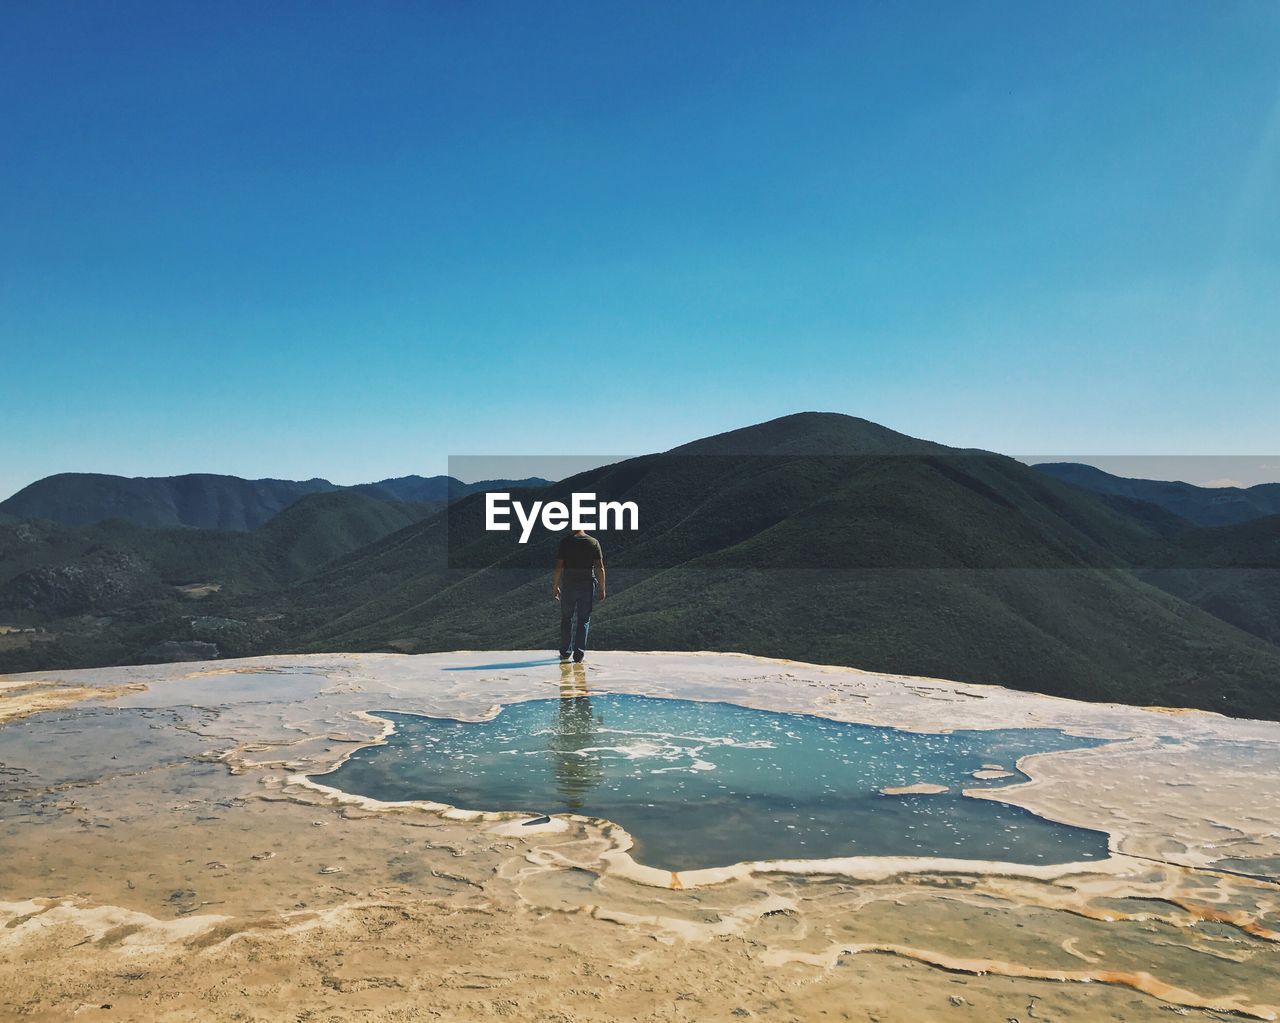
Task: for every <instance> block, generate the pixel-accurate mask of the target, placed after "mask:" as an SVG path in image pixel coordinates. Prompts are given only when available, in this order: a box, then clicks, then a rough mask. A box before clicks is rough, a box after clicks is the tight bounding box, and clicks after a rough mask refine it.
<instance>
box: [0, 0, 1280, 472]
mask: <svg viewBox="0 0 1280 1023" xmlns="http://www.w3.org/2000/svg"><path fill="white" fill-rule="evenodd" d="M0 118H2V121H0V124H2V126H3V142H2V143H0V146H2V147H3V150H2V155H0V444H2V445H3V457H2V458H0V496H2V495H3V494H7V493H10V492H12V491H13V490H16V489H17V488H18V487H20V486H22V485H24V484H26V483H28V482H30V481H32V480H34V479H36V478H38V477H41V476H44V475H48V474H50V473H54V472H59V471H72V470H76V471H98V472H114V473H122V474H126V475H162V474H170V473H178V472H188V471H208V472H227V473H234V474H237V475H242V476H250V477H256V476H279V477H289V478H302V477H309V476H317V475H318V476H326V477H328V478H330V479H332V480H334V481H335V482H341V483H350V482H356V481H360V480H367V479H375V478H379V477H385V476H392V475H403V474H406V473H414V472H416V473H423V474H432V473H436V472H443V471H444V470H445V467H446V460H447V457H448V456H449V455H450V454H455V455H456V454H479V453H493V454H500V453H503V454H504V453H516V454H519V453H530V454H532V453H557V454H576V453H594V452H608V453H615V452H616V453H641V452H644V451H651V450H659V449H663V448H666V447H670V446H672V445H674V444H677V443H680V442H683V441H686V440H689V439H692V438H694V437H697V436H702V435H706V434H709V433H714V432H718V431H720V430H723V429H729V428H733V427H737V426H742V425H745V424H748V423H751V422H757V421H760V420H764V419H768V418H772V417H774V416H777V415H782V414H785V413H788V412H793V411H799V410H804V409H821V410H831V411H840V412H848V413H852V414H855V415H861V416H865V417H867V418H869V419H873V420H876V421H878V422H881V423H884V424H885V425H887V426H890V427H893V428H895V429H898V430H902V431H904V432H907V433H910V434H913V435H916V436H926V437H929V438H932V439H935V440H940V441H944V442H947V443H952V444H959V445H972V446H979V447H985V448H991V449H997V450H1003V451H1008V452H1011V453H1020V452H1031V451H1056V452H1072V451H1082V452H1089V453H1118V454H1124V453H1138V454H1155V453H1167V454H1252V455H1259V454H1265V455H1270V454H1275V453H1276V452H1280V413H1278V412H1277V404H1278V402H1277V396H1280V4H1277V3H1275V2H1272V0H1259V2H1252V3H1231V2H1218V0H1212V2H1211V0H1203V2H1197V3H1184V2H1177V0H1155V2H1149V3H1143V2H1138V0H1126V2H1124V3H1115V2H1112V0H1108V2H1105V3H1096V4H1094V3H1087V2H1085V3H1082V2H1072V3H1065V2H1059V0H1055V2H1053V3H1037V2H1023V0H1016V2H1014V0H1010V2H1006V3H995V4H990V3H957V2H951V0H946V2H939V3H934V4H930V3H901V4H890V3H878V2H877V3H863V4H855V3H847V4H845V3H828V2H822V3H815V4H806V3H796V2H786V3H783V2H778V3H772V4H755V3H749V2H744V0H733V2H729V3H724V4H715V3H693V4H689V3H679V4H672V5H664V4H659V3H648V2H646V3H602V2H599V0H591V2H587V3H556V2H550V3H525V2H519V3H515V2H513V3H481V4H469V3H457V2H452V0H451V2H439V3H427V2H413V3H409V2H405V3H377V2H371V3H342V4H331V3H324V2H305V3H304V2H297V3H262V2H255V3H216V4H213V3H181V2H173V0H163V2H156V3H153V4H135V3H128V2H112V3H72V2H54V0H49V2H39V3H7V4H4V5H2V6H0Z"/></svg>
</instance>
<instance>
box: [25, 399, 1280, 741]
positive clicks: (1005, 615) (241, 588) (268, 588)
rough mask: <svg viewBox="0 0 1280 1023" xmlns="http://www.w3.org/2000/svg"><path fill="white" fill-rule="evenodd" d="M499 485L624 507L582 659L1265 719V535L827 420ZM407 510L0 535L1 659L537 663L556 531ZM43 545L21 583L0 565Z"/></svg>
mask: <svg viewBox="0 0 1280 1023" xmlns="http://www.w3.org/2000/svg"><path fill="white" fill-rule="evenodd" d="M384 482H385V481H384ZM375 486H376V485H375ZM504 486H505V487H506V488H508V489H511V490H512V492H513V496H514V497H515V498H516V499H519V500H525V501H531V500H566V499H567V498H568V496H569V495H570V494H571V493H573V492H575V491H593V492H595V493H597V494H598V495H600V497H601V499H605V500H627V501H634V502H635V503H636V505H637V506H638V508H639V509H640V519H641V522H640V525H641V528H640V529H639V530H638V531H637V532H635V533H630V532H617V531H614V532H600V533H598V534H597V535H599V536H600V538H601V540H602V542H603V544H604V548H605V552H606V560H607V563H608V570H609V590H610V596H609V599H608V601H607V602H606V603H604V604H603V605H601V607H600V609H599V611H598V612H597V616H596V619H595V624H594V625H593V632H592V636H593V642H594V643H595V644H596V645H598V646H603V647H611V648H622V649H638V650H645V649H677V650H680V649H684V650H703V649H713V650H738V651H743V652H746V653H756V654H765V655H771V656H778V657H790V658H796V659H803V660H809V661H818V662H823V663H837V664H850V665H855V666H858V667H863V668H868V669H871V670H879V671H886V672H895V673H901V674H908V675H911V674H918V675H931V676H939V677H948V678H957V679H962V680H966V681H973V682H991V683H997V684H1002V685H1007V686H1013V687H1015V688H1023V689H1030V690H1035V691H1038V692H1045V693H1051V694H1055V695H1062V696H1073V697H1079V698H1088V699H1097V700H1114V701H1120V702H1125V703H1136V704H1161V705H1169V706H1184V707H1204V708H1207V709H1212V710H1217V711H1222V712H1225V713H1233V714H1238V715H1245V716H1254V717H1277V716H1280V645H1277V642H1280V581H1278V580H1280V542H1278V541H1277V537H1278V536H1280V533H1278V532H1277V530H1278V528H1280V519H1276V520H1272V519H1258V520H1255V521H1254V522H1250V523H1245V524H1242V525H1238V526H1229V527H1216V528H1208V527H1197V526H1193V525H1191V524H1190V523H1188V522H1187V521H1186V520H1185V519H1184V518H1181V517H1179V516H1177V515H1175V514H1173V513H1171V512H1169V511H1167V510H1165V509H1163V508H1161V507H1159V506H1157V505H1154V504H1151V503H1149V502H1146V501H1144V500H1141V499H1138V498H1136V497H1131V496H1127V495H1125V494H1100V493H1096V492H1093V491H1092V490H1089V489H1086V488H1083V487H1080V486H1078V485H1075V484H1073V483H1068V482H1064V481H1062V480H1060V479H1057V478H1055V477H1054V476H1053V475H1052V474H1051V473H1048V472H1044V471H1040V470H1038V469H1035V468H1032V467H1030V466H1027V465H1024V464H1022V463H1020V462H1017V461H1015V460H1013V459H1011V458H1007V457H1005V456H1003V455H999V454H995V453H991V452H985V451H977V450H971V449H957V448H949V447H946V446H945V445H942V444H938V443H935V442H932V441H927V440H920V439H918V438H913V437H908V436H905V435H903V434H899V433H895V432H894V431H892V430H888V429H886V428H885V427H882V426H878V425H877V424H874V423H869V422H867V421H866V420H862V419H856V418H853V417H849V416H838V415H832V414H823V413H801V414H798V415H795V416H787V417H784V418H782V419H778V420H773V421H771V422H768V423H762V424H760V425H758V426H754V427H747V428H745V429H742V430H734V431H730V432H728V433H725V434H720V435H717V436H715V437H709V438H704V439H703V440H699V441H694V442H691V443H689V444H685V445H681V446H679V447H676V448H673V449H671V450H670V451H666V452H663V453H659V454H652V455H645V456H642V457H639V458H632V459H627V460H625V461H622V462H618V463H616V464H613V465H608V466H603V467H600V468H598V469H593V470H590V471H589V472H585V473H581V474H579V475H577V476H575V477H572V478H570V479H567V480H563V481H560V482H559V483H554V484H551V485H549V486H544V487H540V488H530V489H520V488H519V487H518V486H516V485H514V484H510V483H508V484H504ZM402 492H414V491H402ZM416 492H418V493H424V492H427V493H429V492H430V491H416ZM446 492H447V491H446ZM402 506H403V507H407V505H404V503H402V502H399V503H398V502H395V501H392V500H388V499H384V498H383V497H382V496H381V495H377V494H369V493H365V492H363V491H362V490H360V491H353V490H341V491H336V492H331V493H318V494H313V495H310V496H308V497H306V498H304V499H302V500H300V501H299V502H297V503H296V504H295V505H294V506H292V507H291V508H290V509H289V510H288V511H287V512H284V513H282V514H280V515H278V516H277V517H276V518H274V519H272V520H271V521H270V522H269V523H267V524H266V525H264V526H261V527H259V528H258V529H257V530H254V531H252V532H249V533H242V534H236V533H228V532H218V531H215V530H180V529H179V530H175V529H166V530H156V529H145V528H143V527H138V526H132V525H129V524H126V523H120V522H112V523H103V524H101V525H100V526H97V527H79V528H78V529H76V530H67V529H65V527H58V526H55V525H53V524H50V523H29V522H22V523H18V524H16V525H10V526H5V527H0V612H3V614H4V615H7V616H8V618H9V621H10V622H11V623H13V624H18V625H27V626H31V625H34V626H36V627H39V628H42V629H45V630H46V631H45V632H44V633H41V634H39V635H38V636H36V637H35V638H34V639H33V638H30V637H26V636H25V634H24V635H22V636H19V637H18V638H17V639H14V638H13V636H12V635H11V634H10V635H7V636H0V671H3V670H17V669H18V668H34V667H55V666H73V665H88V664H103V663H121V662H125V663H128V662H134V661H138V660H144V661H145V660H163V659H181V658H187V659H192V658H208V657H217V656H232V655H242V654H248V653H271V652H279V651H302V652H308V651H317V652H318V651H329V650H399V651H426V650H449V649H480V648H494V647H496V648H527V647H535V648H536V647H543V648H546V649H548V650H550V649H551V648H552V646H553V644H554V642H555V638H554V637H555V632H556V608H555V605H554V604H553V603H552V602H551V600H550V595H549V592H548V590H549V582H550V579H549V575H550V572H549V570H550V564H551V560H552V558H553V555H554V544H555V542H556V539H557V536H556V535H554V534H548V533H546V532H544V531H539V532H538V533H536V534H535V537H534V540H533V542H531V543H529V544H527V545H521V544H519V543H518V542H517V534H515V533H496V532H487V531H486V530H485V529H484V528H483V525H484V500H483V498H482V497H481V495H479V494H478V493H473V494H471V495H467V496H461V497H458V498H457V499H456V500H454V501H453V502H452V503H448V504H441V503H438V502H435V503H424V504H419V505H415V506H413V507H415V508H416V509H417V511H415V512H414V513H413V514H414V516H415V517H414V518H413V519H412V521H407V522H405V523H403V524H401V523H399V522H398V521H396V519H395V518H394V516H393V515H392V516H390V517H388V514H387V509H396V508H399V507H402ZM39 530H45V531H46V532H47V533H48V536H47V537H45V538H44V539H43V540H41V541H40V542H41V543H43V544H44V545H45V547H44V548H43V549H42V550H43V553H41V554H40V555H39V556H38V557H35V558H34V561H35V562H36V563H35V564H33V556H32V554H31V552H30V551H28V552H27V553H26V554H20V555H15V554H12V553H11V548H13V546H14V543H16V542H19V541H18V540H16V539H15V538H16V537H17V534H18V533H23V532H24V531H25V533H26V535H28V536H29V535H31V534H32V533H33V531H34V532H38V531H39ZM58 530H62V532H61V533H59V532H58ZM5 537H8V539H7V540H6V539H5ZM15 557H16V558H18V561H14V558H15ZM24 559H25V560H24ZM41 559H43V561H41ZM7 565H13V566H17V567H19V568H21V569H22V570H21V571H17V572H13V571H9V569H7V568H6V567H5V566H7ZM42 565H43V572H44V574H41V571H37V570H40V569H41V566H42ZM33 571H35V574H34V575H33V574H32V572H33ZM6 572H7V573H8V574H7V575H6ZM49 573H52V580H51V581H50V576H49ZM24 601H25V603H24ZM6 609H7V610H6ZM6 644H8V645H10V646H12V645H13V644H20V645H21V646H20V648H18V649H9V650H6V649H5V647H6Z"/></svg>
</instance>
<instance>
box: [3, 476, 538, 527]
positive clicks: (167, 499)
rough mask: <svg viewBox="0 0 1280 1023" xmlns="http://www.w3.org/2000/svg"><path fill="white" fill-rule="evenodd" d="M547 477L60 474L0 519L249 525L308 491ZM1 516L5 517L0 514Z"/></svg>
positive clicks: (395, 492) (453, 491)
mask: <svg viewBox="0 0 1280 1023" xmlns="http://www.w3.org/2000/svg"><path fill="white" fill-rule="evenodd" d="M545 482H546V481H545V480H533V479H530V480H519V481H511V480H485V481H482V482H479V483H463V482H462V481H460V480H456V479H454V478H453V477H451V476H430V477H423V476H402V477H399V478H397V479H386V480H380V481H379V482H377V483H365V484H359V485H357V486H354V487H339V486H337V485H336V484H333V483H330V482H329V481H328V480H323V479H310V480H302V481H297V480H273V479H262V480H246V479H241V478H240V477H238V476H218V475H213V474H209V473H193V474H190V475H185V476H156V477H132V478H130V477H125V476H108V475H102V474H99V473H59V474H58V475H55V476H48V477H46V478H44V479H42V480H38V481H36V482H35V483H32V484H31V485H30V486H27V487H24V488H23V489H22V490H20V491H18V493H16V494H14V495H13V496H12V497H10V498H9V499H8V500H6V501H0V516H4V517H8V518H9V519H11V520H34V519H43V520H47V521H50V522H56V523H59V524H61V525H64V526H87V525H93V524H94V523H98V522H104V521H107V520H108V519H122V520H124V521H126V522H132V523H134V524H135V525H140V526H160V527H174V526H188V527H193V528H198V529H227V530H252V529H257V528H258V527H259V526H261V525H262V524H263V523H265V522H269V521H270V520H271V519H272V518H273V517H275V516H276V515H278V514H279V513H280V512H281V511H283V510H284V509H285V508H288V507H289V506H290V505H292V504H293V503H294V502H295V501H297V500H298V499H299V498H302V497H305V496H307V495H308V494H316V493H332V492H335V491H339V490H355V491H359V492H361V493H364V494H368V495H370V496H372V497H377V498H380V499H382V500H387V501H411V502H419V503H421V502H428V501H445V500H452V499H453V498H455V497H460V496H465V495H467V494H472V493H476V492H478V491H480V490H491V489H495V488H500V487H508V486H538V485H543V484H545ZM0 521H3V519H2V518H0Z"/></svg>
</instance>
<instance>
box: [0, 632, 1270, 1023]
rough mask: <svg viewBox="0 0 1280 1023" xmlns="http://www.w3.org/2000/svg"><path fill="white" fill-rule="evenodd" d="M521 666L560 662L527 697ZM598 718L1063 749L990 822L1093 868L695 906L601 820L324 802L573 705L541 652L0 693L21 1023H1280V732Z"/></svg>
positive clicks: (624, 668) (862, 680) (1201, 724)
mask: <svg viewBox="0 0 1280 1023" xmlns="http://www.w3.org/2000/svg"><path fill="white" fill-rule="evenodd" d="M526 661H537V662H541V663H535V664H532V665H523V662H526ZM585 680H586V682H585V684H586V686H587V688H588V690H589V691H590V692H625V693H642V694H646V695H650V696H673V697H680V698H683V699H693V700H700V699H705V700H722V701H728V702H732V703H738V704H742V705H745V706H750V707H757V708H761V709H767V710H777V711H801V712H806V713H812V714H820V715H825V716H828V717H831V718H834V719H838V720H843V721H857V722H864V723H868V724H878V725H889V726H894V727H897V728H903V729H914V730H920V731H945V730H950V729H957V728H997V727H998V728H1009V727H1022V726H1027V727H1052V728H1062V729H1066V730H1067V731H1069V732H1072V733H1074V734H1079V735H1089V736H1097V737H1102V738H1106V739H1109V740H1112V741H1110V742H1109V743H1107V744H1106V745H1102V746H1097V747H1094V748H1090V749H1082V750H1074V751H1068V752H1064V753H1051V754H1043V755H1038V756H1030V757H1026V758H1024V759H1023V760H1022V761H1021V762H1020V764H1019V767H1020V768H1021V769H1022V770H1023V771H1025V772H1026V773H1027V774H1028V775H1029V776H1030V777H1031V779H1032V780H1031V781H1030V782H1026V783H1023V784H1020V785H1014V786H1012V787H1003V788H1000V789H998V790H994V789H993V790H991V791H990V792H988V793H986V794H985V795H983V794H982V790H983V780H982V779H981V778H975V779H974V782H973V789H972V790H970V791H971V793H972V794H975V795H979V796H980V797H981V798H997V799H1000V800H1005V801H1008V802H1011V803H1017V804H1019V805H1021V806H1024V807H1026V808H1028V809H1030V810H1033V811H1034V812H1036V813H1039V814H1041V815H1043V816H1045V817H1049V818H1051V819H1054V820H1057V821H1061V822H1064V823H1068V824H1074V825H1079V826H1084V827H1089V828H1095V829H1099V830H1103V831H1106V832H1107V833H1108V834H1109V835H1110V848H1111V856H1110V857H1109V858H1108V859H1107V860H1105V861H1102V862H1090V863H1087V864H1067V865H1060V866H1052V867H1045V866H1018V865H1011V864H1001V863H978V862H973V861H962V860H941V859H883V858H863V859H845V860H824V861H774V862H767V863H743V864H737V865H733V866H729V867H727V868H726V869H723V870H704V871H695V872H689V873H685V874H672V873H670V872H667V871H660V870H656V869H654V868H652V867H645V866H642V865H640V864H638V863H636V862H635V861H633V860H632V859H631V857H630V856H629V855H628V851H627V850H628V846H629V838H628V836H627V835H626V834H625V832H623V831H622V830H621V829H619V828H616V827H613V826H611V825H610V824H609V823H608V822H605V821H599V820H592V819H588V818H578V817H555V818H553V819H552V820H551V821H549V822H548V823H546V824H542V825H537V826H533V827H528V826H525V825H524V824H523V821H524V820H527V819H529V816H528V815H527V814H475V813H468V812H465V811H464V810H460V809H456V808H451V807H446V806H442V805H438V804H426V803H420V804H419V803H396V804H383V803H378V802H374V801H371V800H367V799H361V798H357V797H352V796H347V795H343V794H342V793H339V792H336V791H334V790H331V789H328V788H326V787H325V786H324V785H323V784H322V781H323V779H309V778H308V777H307V775H315V774H322V773H323V772H325V771H327V770H329V769H331V768H332V767H333V766H335V765H336V764H338V763H340V762H341V761H342V759H343V758H344V757H346V756H348V755H349V754H350V753H351V752H352V751H353V750H355V749H357V748H358V747H359V746H361V745H363V744H367V743H370V742H377V741H379V740H380V739H381V738H382V737H383V736H384V734H385V730H386V728H387V727H388V726H387V723H386V722H385V721H383V720H381V719H379V718H376V717H373V716H370V714H369V713H368V712H369V711H374V710H379V709H382V710H398V711H403V712H407V713H426V714H431V715H434V716H448V717H454V718H459V719H465V720H478V719H482V718H485V717H487V716H489V715H492V714H494V713H496V711H497V709H498V708H500V707H501V706H502V705H504V704H508V703H512V702H515V701H520V700H529V699H541V698H547V697H552V696H556V695H574V696H577V695H581V686H582V678H581V676H580V675H579V674H578V673H575V672H570V671H568V670H567V669H566V670H565V671H564V672H563V673H562V670H561V667H560V665H558V664H555V663H547V662H546V660H545V654H543V653H540V652H528V651H523V652H522V651H516V652H512V651H503V652H466V653H448V654H429V655H420V656H401V655H392V654H327V655H313V656H293V657H265V658H254V659H250V660H243V661H217V662H209V663H203V664H190V663H188V664H170V665H154V666H147V667H129V668H106V669H96V670H85V671H67V672H48V673H42V674H32V675H15V676H6V677H3V678H0V722H3V723H2V724H0V785H3V790H4V800H3V803H2V804H0V922H2V923H3V926H2V927H0V1016H3V1017H4V1018H5V1019H21V1020H64V1019H68V1018H75V1019H84V1020H100V1019H101V1020H122V1019H143V1020H162V1021H170V1020H175V1021H176V1020H201V1021H203V1020H285V1019H288V1020H337V1019H361V1020H387V1021H391V1020H397V1021H400V1020H433V1019H447V1020H477V1019H490V1018H497V1017H503V1018H512V1019H520V1020H535V1021H536V1020H546V1021H552V1020H555V1021H574V1020H578V1021H594V1020H618V1019H642V1020H699V1021H707V1020H735V1021H736V1020H743V1019H747V1020H750V1019H753V1018H758V1019H767V1020H858V1021H866V1020H870V1021H878V1023H889V1021H896V1020H903V1021H908V1020H909V1021H912V1023H915V1021H920V1020H947V1021H950V1020H955V1021H963V1020H982V1021H1005V1020H1010V1019H1014V1020H1019V1021H1031V1020H1058V1021H1062V1020H1086V1019H1088V1020H1098V1019H1116V1020H1160V1021H1162V1023H1167V1021H1168V1020H1169V1018H1170V1016H1171V1014H1174V1015H1183V1016H1187V1015H1190V1016H1199V1017H1201V1018H1211V1019H1220V1018H1223V1017H1224V1016H1228V1015H1234V1016H1235V1017H1247V1018H1257V1019H1275V1018H1277V1014H1278V1013H1280V885H1278V884H1277V882H1276V880H1275V878H1276V877H1277V875H1280V784H1277V782H1278V781H1280V724H1276V723H1271V722H1258V721H1237V720H1232V719H1229V718H1223V717H1218V716H1215V715H1212V714H1206V713H1198V712H1195V713H1187V712H1175V711H1168V710H1160V709H1140V708H1131V707H1122V706H1115V705H1104V704H1086V703H1077V702H1073V701H1068V700H1059V699H1052V698H1048V697H1043V696H1036V695H1031V694H1026V693H1017V692H1011V691H1008V690H1004V689H1000V688H996V687H987V686H974V685H965V684H961V683H956V682H946V681H939V680H934V679H923V678H904V677H895V676H885V675H879V674H875V673H867V672H861V671H855V670H852V669H847V668H832V667H822V666H817V665H808V664H798V663H794V662H786V661H772V660H766V659H761V658H754V657H745V656H739V655H735V654H662V653H600V654H594V655H593V656H592V658H591V661H590V663H589V665H588V667H587V671H586V674H585Z"/></svg>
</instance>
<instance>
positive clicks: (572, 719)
mask: <svg viewBox="0 0 1280 1023" xmlns="http://www.w3.org/2000/svg"><path fill="white" fill-rule="evenodd" d="M595 724H596V722H595V720H594V718H592V716H591V698H590V697H589V696H588V695H587V670H586V669H585V668H584V667H583V666H582V665H581V664H574V665H572V666H570V665H568V664H562V665H560V711H559V714H558V715H557V717H556V721H555V723H554V724H553V725H552V729H553V730H552V733H551V741H550V742H549V743H548V745H549V747H550V749H551V764H552V767H553V768H554V769H555V772H556V788H558V789H559V790H560V795H561V797H562V798H563V799H564V801H565V805H566V806H568V807H569V808H570V809H571V810H577V809H580V808H581V807H582V798H583V796H585V795H586V794H587V792H588V790H590V789H592V788H594V787H595V786H596V785H599V784H600V782H601V781H603V780H604V770H603V769H602V768H601V766H600V761H599V759H598V758H597V757H596V756H595V755H594V754H592V753H587V754H583V752H582V751H583V750H585V749H588V748H589V747H591V746H594V745H595V744H596V734H595Z"/></svg>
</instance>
